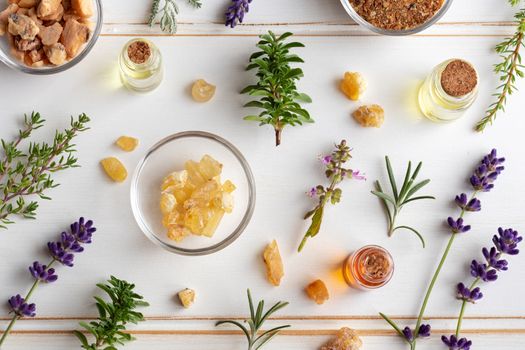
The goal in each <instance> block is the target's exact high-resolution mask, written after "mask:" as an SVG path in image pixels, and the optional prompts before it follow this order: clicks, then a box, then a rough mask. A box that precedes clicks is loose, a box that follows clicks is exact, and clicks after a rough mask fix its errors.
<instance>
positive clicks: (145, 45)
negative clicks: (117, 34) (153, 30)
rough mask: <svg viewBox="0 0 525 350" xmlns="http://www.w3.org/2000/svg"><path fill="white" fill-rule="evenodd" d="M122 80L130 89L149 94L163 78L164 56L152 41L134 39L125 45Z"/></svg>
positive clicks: (121, 67) (120, 63)
mask: <svg viewBox="0 0 525 350" xmlns="http://www.w3.org/2000/svg"><path fill="white" fill-rule="evenodd" d="M119 66H120V79H121V81H122V84H124V86H126V87H127V88H128V89H130V90H133V91H137V92H148V91H151V90H153V89H155V88H156V87H157V86H159V85H160V83H161V82H162V78H163V74H164V72H163V66H162V55H161V53H160V51H159V49H158V48H157V47H156V46H155V44H153V43H152V42H151V41H149V40H146V39H142V38H139V39H133V40H131V41H129V42H128V43H126V45H124V48H123V49H122V52H121V54H120V57H119Z"/></svg>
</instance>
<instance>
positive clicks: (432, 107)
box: [419, 59, 478, 122]
mask: <svg viewBox="0 0 525 350" xmlns="http://www.w3.org/2000/svg"><path fill="white" fill-rule="evenodd" d="M477 96H478V74H477V72H476V69H475V68H474V66H473V65H472V64H470V63H469V62H467V61H464V60H461V59H450V60H447V61H445V62H443V63H441V64H440V65H438V66H437V67H435V68H434V70H433V71H432V73H430V75H429V76H428V77H427V78H426V79H425V81H424V82H423V85H421V88H420V90H419V108H420V109H421V112H422V113H423V114H424V115H425V116H426V117H427V118H429V119H430V120H432V121H435V122H449V121H453V120H456V119H458V118H460V117H461V116H462V115H463V113H465V111H466V110H467V109H468V108H469V107H470V106H471V105H472V104H473V103H474V101H475V100H476V97H477Z"/></svg>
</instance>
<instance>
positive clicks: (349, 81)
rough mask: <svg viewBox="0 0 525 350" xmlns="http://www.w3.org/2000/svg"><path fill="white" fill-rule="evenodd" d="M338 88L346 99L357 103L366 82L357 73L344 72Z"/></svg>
mask: <svg viewBox="0 0 525 350" xmlns="http://www.w3.org/2000/svg"><path fill="white" fill-rule="evenodd" d="M339 87H340V88H341V91H342V92H343V93H344V94H345V95H346V97H348V98H349V99H350V100H352V101H357V100H359V98H360V97H361V95H363V93H364V92H365V90H366V81H365V79H364V78H363V76H362V75H361V74H359V73H357V72H346V73H345V76H344V78H343V80H341V85H340V86H339Z"/></svg>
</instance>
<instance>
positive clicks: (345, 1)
mask: <svg viewBox="0 0 525 350" xmlns="http://www.w3.org/2000/svg"><path fill="white" fill-rule="evenodd" d="M394 1H397V0H394ZM452 1H453V0H443V4H442V5H441V8H440V9H439V10H438V11H437V12H436V13H435V14H434V16H432V17H431V18H429V19H428V20H427V21H426V22H424V23H422V24H420V25H418V26H416V27H412V28H409V29H400V30H391V29H384V28H380V27H376V26H375V25H373V24H371V23H369V22H368V21H367V20H366V19H364V18H363V17H362V16H361V15H359V13H357V11H356V10H355V9H354V7H353V6H352V4H350V0H341V4H342V5H343V7H344V9H345V10H346V12H347V13H348V15H350V17H351V18H352V19H353V20H354V21H355V22H356V23H357V24H359V25H361V26H363V27H364V28H366V29H368V30H370V31H372V32H374V33H376V34H380V35H390V36H403V35H412V34H416V33H419V32H422V31H424V30H425V29H428V28H429V27H431V26H432V25H434V24H435V23H436V22H437V21H439V19H440V18H441V17H443V16H444V15H445V13H447V11H448V9H449V8H450V6H451V5H452Z"/></svg>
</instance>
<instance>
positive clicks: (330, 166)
mask: <svg viewBox="0 0 525 350" xmlns="http://www.w3.org/2000/svg"><path fill="white" fill-rule="evenodd" d="M350 151H351V150H350V147H348V145H347V144H346V140H342V141H341V142H340V143H339V144H338V145H335V150H334V151H333V152H332V153H331V154H330V155H327V156H324V157H321V162H322V163H323V165H324V167H325V176H326V178H327V179H328V180H329V181H330V185H329V186H328V187H325V186H323V185H317V186H316V187H312V189H310V191H308V195H309V196H310V197H312V198H318V200H319V202H318V203H317V205H316V206H315V208H314V209H312V210H310V211H309V212H308V213H306V215H305V216H304V219H305V220H307V219H309V218H312V219H311V220H312V222H311V224H310V227H309V228H308V230H307V231H306V234H305V235H304V238H303V240H302V241H301V244H300V245H299V249H298V250H299V252H301V250H303V248H304V246H305V244H306V242H307V240H308V238H311V237H315V236H316V235H317V234H318V233H319V231H320V229H321V223H322V221H323V215H324V210H325V205H326V204H327V203H332V204H337V203H339V202H340V201H341V195H342V193H343V191H342V190H341V188H339V187H338V186H339V184H340V183H341V182H343V181H344V180H345V179H352V178H353V179H356V180H365V177H364V175H363V174H361V173H360V172H359V171H354V170H352V169H348V168H344V165H345V163H346V162H348V161H349V160H350V158H352V156H351V155H350Z"/></svg>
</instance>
